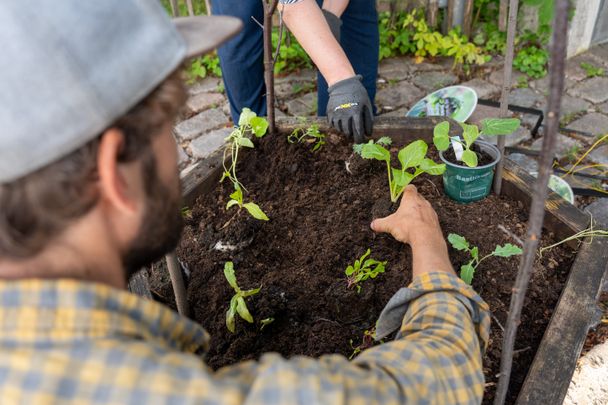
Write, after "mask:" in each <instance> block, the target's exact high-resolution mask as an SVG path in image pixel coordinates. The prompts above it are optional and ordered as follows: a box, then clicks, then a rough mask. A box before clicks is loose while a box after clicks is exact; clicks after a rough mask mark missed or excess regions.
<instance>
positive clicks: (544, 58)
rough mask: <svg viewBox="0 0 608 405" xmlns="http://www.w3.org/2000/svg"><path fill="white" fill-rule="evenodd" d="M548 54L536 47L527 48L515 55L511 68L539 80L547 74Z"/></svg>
mask: <svg viewBox="0 0 608 405" xmlns="http://www.w3.org/2000/svg"><path fill="white" fill-rule="evenodd" d="M548 63H549V52H548V51H547V50H546V49H544V48H541V47H538V46H527V47H525V48H523V49H522V50H520V51H519V52H518V53H517V56H516V57H515V59H514V60H513V66H515V68H517V70H519V71H520V72H522V73H525V74H527V75H528V76H530V77H532V78H535V79H539V78H541V77H544V76H545V75H546V74H547V64H548Z"/></svg>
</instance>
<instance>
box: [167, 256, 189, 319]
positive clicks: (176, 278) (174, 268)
mask: <svg viewBox="0 0 608 405" xmlns="http://www.w3.org/2000/svg"><path fill="white" fill-rule="evenodd" d="M165 260H166V262H167V268H168V269H169V276H171V285H172V286H173V294H175V304H176V305H177V312H179V313H180V314H181V315H183V316H190V307H189V306H188V299H187V298H186V286H185V284H184V276H183V275H182V266H181V265H180V264H179V261H178V260H177V255H176V254H175V252H172V253H169V254H168V255H166V256H165Z"/></svg>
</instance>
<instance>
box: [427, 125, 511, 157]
mask: <svg viewBox="0 0 608 405" xmlns="http://www.w3.org/2000/svg"><path fill="white" fill-rule="evenodd" d="M459 124H460V126H461V127H462V139H460V138H457V137H453V138H450V123H449V122H447V121H443V122H441V123H439V124H437V125H436V126H435V129H434V131H433V143H434V144H435V146H436V147H437V149H439V150H440V151H445V150H447V149H448V148H449V147H450V140H453V141H455V142H458V143H459V144H461V145H462V147H463V149H464V151H463V152H462V158H461V160H462V161H463V162H464V163H465V164H466V165H467V166H469V167H477V154H476V153H475V152H473V151H472V150H471V147H472V146H473V144H474V143H475V141H476V140H477V138H479V137H480V136H481V135H486V136H497V135H510V134H512V133H513V132H515V131H516V130H517V128H519V125H520V120H519V119H518V118H486V119H485V120H483V121H482V122H481V131H479V128H477V125H469V124H465V123H459Z"/></svg>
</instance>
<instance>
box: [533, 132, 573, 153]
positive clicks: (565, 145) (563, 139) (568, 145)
mask: <svg viewBox="0 0 608 405" xmlns="http://www.w3.org/2000/svg"><path fill="white" fill-rule="evenodd" d="M542 146H543V138H538V139H537V140H535V141H534V142H532V145H530V149H532V150H541V149H542ZM576 146H579V147H580V144H579V142H578V141H577V140H576V139H573V138H570V137H569V136H566V135H563V134H557V142H556V146H555V155H556V156H557V157H558V159H561V158H562V157H564V156H566V155H567V154H568V152H569V151H570V150H572V148H573V147H576Z"/></svg>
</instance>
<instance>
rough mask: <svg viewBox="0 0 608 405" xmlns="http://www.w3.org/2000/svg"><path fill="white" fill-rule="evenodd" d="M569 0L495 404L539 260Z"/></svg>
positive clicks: (563, 1) (561, 3) (561, 16)
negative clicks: (534, 268) (533, 271)
mask: <svg viewBox="0 0 608 405" xmlns="http://www.w3.org/2000/svg"><path fill="white" fill-rule="evenodd" d="M569 3H570V2H569V0H556V6H555V8H556V10H555V20H554V23H553V39H552V42H551V44H552V45H551V63H550V64H549V69H550V72H551V80H550V85H549V89H550V94H549V104H548V107H547V110H548V114H547V117H548V119H547V133H546V135H545V137H544V139H543V147H542V152H541V160H540V166H539V174H538V179H537V180H536V184H535V186H534V194H533V196H532V203H531V207H530V219H529V221H528V230H527V234H526V243H525V245H524V253H523V255H522V257H521V261H520V266H519V271H518V273H517V278H516V280H515V285H514V286H513V294H512V296H511V304H510V307H509V316H508V319H507V330H506V333H505V334H504V341H503V346H502V355H501V360H500V379H499V381H498V388H497V389H496V396H495V398H494V405H502V404H504V402H505V398H506V396H507V390H508V388H509V379H510V376H511V368H512V366H513V347H514V345H515V335H516V334H517V327H518V325H519V324H520V322H521V320H520V319H521V309H522V307H523V304H524V298H525V296H526V290H527V289H528V282H529V281H530V275H531V273H532V265H533V264H534V259H535V258H536V250H537V248H538V243H539V240H540V237H541V232H542V225H543V220H544V217H545V200H546V198H547V193H548V188H547V184H548V183H549V175H550V174H551V171H552V167H551V166H552V163H553V150H554V149H555V144H556V140H557V133H558V128H559V115H560V106H561V100H562V93H563V91H564V70H565V64H566V45H567V42H568V7H569Z"/></svg>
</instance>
